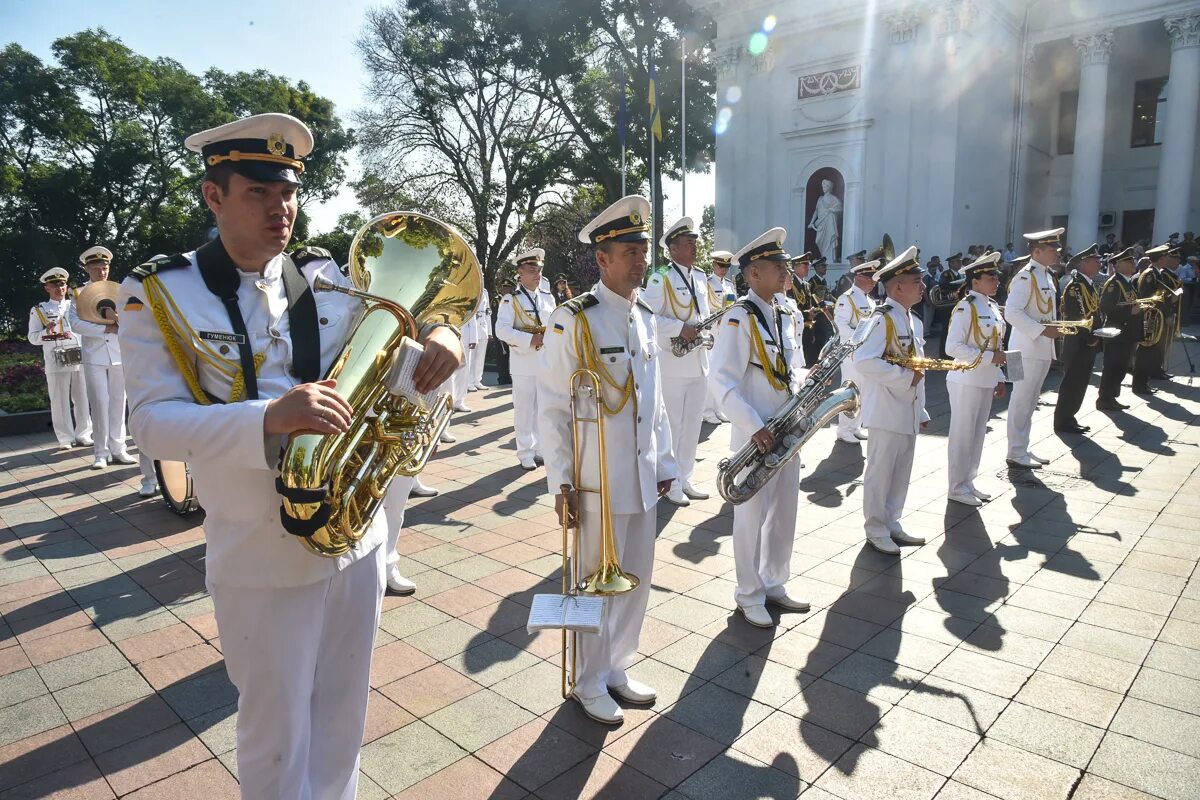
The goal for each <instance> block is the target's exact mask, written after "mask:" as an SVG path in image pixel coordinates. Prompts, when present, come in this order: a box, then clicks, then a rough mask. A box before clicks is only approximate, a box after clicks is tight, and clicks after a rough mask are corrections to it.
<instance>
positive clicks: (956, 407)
mask: <svg viewBox="0 0 1200 800" xmlns="http://www.w3.org/2000/svg"><path fill="white" fill-rule="evenodd" d="M994 391H995V389H989V388H988V387H986V386H968V385H966V384H963V383H949V382H947V383H946V392H947V393H948V394H949V395H950V440H949V442H948V446H947V451H948V453H949V475H950V494H958V495H970V494H971V491H972V490H973V489H974V488H975V477H976V476H977V475H979V459H980V456H982V455H983V437H984V435H985V434H986V433H987V421H988V417H989V416H991V413H992V393H993V392H994Z"/></svg>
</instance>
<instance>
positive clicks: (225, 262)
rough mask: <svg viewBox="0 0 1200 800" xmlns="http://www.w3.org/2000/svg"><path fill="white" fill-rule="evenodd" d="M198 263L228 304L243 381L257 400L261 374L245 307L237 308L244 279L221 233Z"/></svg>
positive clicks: (209, 283) (248, 393)
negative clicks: (243, 313)
mask: <svg viewBox="0 0 1200 800" xmlns="http://www.w3.org/2000/svg"><path fill="white" fill-rule="evenodd" d="M196 265H197V266H198V267H199V268H200V277H202V278H203V279H204V285H205V286H207V287H208V290H209V291H210V292H212V293H213V294H214V295H216V296H217V299H218V300H220V301H221V302H222V303H223V304H224V305H225V313H227V314H228V315H229V323H230V325H232V326H233V332H234V333H236V334H237V335H238V337H239V339H240V341H239V342H238V355H239V357H240V359H241V362H242V381H243V383H244V384H245V387H246V398H247V399H248V400H257V399H258V374H257V373H256V372H255V369H254V350H253V349H252V348H251V345H250V334H249V333H248V332H247V331H246V321H245V320H244V319H242V310H241V309H240V308H239V307H238V296H237V293H238V288H239V287H240V286H241V283H242V280H241V277H239V275H238V270H237V266H236V265H235V264H234V263H233V259H231V258H230V257H229V253H228V251H226V250H225V245H224V244H222V243H221V237H220V236H218V237H217V238H215V239H213V240H212V241H211V242H208V243H206V244H203V245H201V246H200V247H199V248H198V249H197V250H196Z"/></svg>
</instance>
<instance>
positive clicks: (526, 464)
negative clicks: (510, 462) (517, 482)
mask: <svg viewBox="0 0 1200 800" xmlns="http://www.w3.org/2000/svg"><path fill="white" fill-rule="evenodd" d="M519 461H520V462H521V469H523V470H525V471H526V472H528V471H530V470H534V469H537V464H536V463H535V462H534V460H533V457H532V456H526V457H525V458H522V459H519Z"/></svg>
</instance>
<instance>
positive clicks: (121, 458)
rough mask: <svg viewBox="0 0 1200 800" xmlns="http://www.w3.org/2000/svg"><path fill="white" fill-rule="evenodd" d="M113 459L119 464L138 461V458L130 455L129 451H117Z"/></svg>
mask: <svg viewBox="0 0 1200 800" xmlns="http://www.w3.org/2000/svg"><path fill="white" fill-rule="evenodd" d="M112 460H113V461H115V462H117V463H118V464H136V463H138V460H137V459H136V458H134V457H133V456H131V455H129V453H115V454H114V455H113V457H112Z"/></svg>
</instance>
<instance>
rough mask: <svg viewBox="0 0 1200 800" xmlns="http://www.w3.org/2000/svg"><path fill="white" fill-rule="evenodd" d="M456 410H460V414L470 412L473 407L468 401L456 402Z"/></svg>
mask: <svg viewBox="0 0 1200 800" xmlns="http://www.w3.org/2000/svg"><path fill="white" fill-rule="evenodd" d="M454 410H455V411H457V412H459V413H460V414H470V413H471V409H470V407H469V406H468V405H467V404H466V403H455V404H454Z"/></svg>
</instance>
